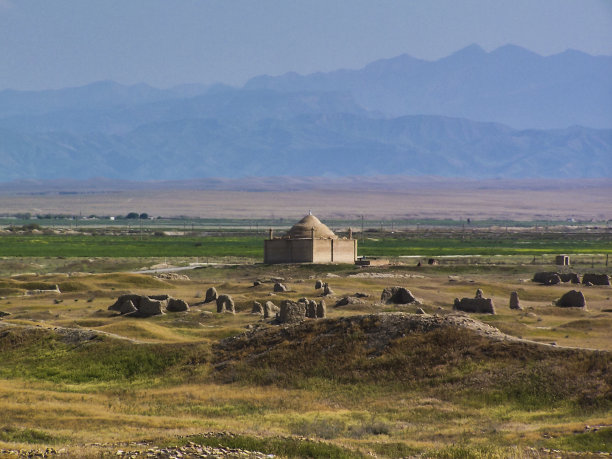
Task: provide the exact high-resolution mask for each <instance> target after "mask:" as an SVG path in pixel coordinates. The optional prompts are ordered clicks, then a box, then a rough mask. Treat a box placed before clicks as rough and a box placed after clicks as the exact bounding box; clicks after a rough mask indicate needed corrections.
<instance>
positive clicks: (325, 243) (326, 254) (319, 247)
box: [312, 239, 332, 263]
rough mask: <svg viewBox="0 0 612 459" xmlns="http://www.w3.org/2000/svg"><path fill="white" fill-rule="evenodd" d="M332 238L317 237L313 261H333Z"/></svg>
mask: <svg viewBox="0 0 612 459" xmlns="http://www.w3.org/2000/svg"><path fill="white" fill-rule="evenodd" d="M331 253H332V239H315V240H314V248H313V254H312V262H313V263H331V261H332V257H331Z"/></svg>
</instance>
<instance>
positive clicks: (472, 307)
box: [453, 298, 495, 314]
mask: <svg viewBox="0 0 612 459" xmlns="http://www.w3.org/2000/svg"><path fill="white" fill-rule="evenodd" d="M453 309H454V310H455V311H463V312H475V313H478V314H495V306H494V305H493V300H492V299H491V298H461V300H460V299H459V298H455V303H454V304H453Z"/></svg>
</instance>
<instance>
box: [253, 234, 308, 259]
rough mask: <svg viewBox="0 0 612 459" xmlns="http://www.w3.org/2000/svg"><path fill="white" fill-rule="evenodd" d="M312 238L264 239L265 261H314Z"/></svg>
mask: <svg viewBox="0 0 612 459" xmlns="http://www.w3.org/2000/svg"><path fill="white" fill-rule="evenodd" d="M312 252H313V250H312V239H273V240H266V241H264V263H267V264H272V263H312Z"/></svg>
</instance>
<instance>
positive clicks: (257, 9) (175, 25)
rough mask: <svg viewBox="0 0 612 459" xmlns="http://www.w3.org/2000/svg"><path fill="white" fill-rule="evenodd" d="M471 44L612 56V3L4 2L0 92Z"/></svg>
mask: <svg viewBox="0 0 612 459" xmlns="http://www.w3.org/2000/svg"><path fill="white" fill-rule="evenodd" d="M472 43H477V44H479V45H480V46H482V47H483V48H484V49H485V50H487V51H490V50H493V49H495V48H497V47H499V46H501V45H504V44H507V43H512V44H516V45H520V46H523V47H525V48H528V49H531V50H532V51H535V52H537V53H539V54H543V55H549V54H555V53H559V52H562V51H564V50H565V49H567V48H573V49H578V50H582V51H585V52H587V53H590V54H607V55H612V0H540V1H538V0H501V1H495V0H464V1H462V0H422V1H421V0H419V1H416V0H412V1H411V0H403V1H401V0H370V1H364V0H343V1H336V0H300V1H297V0H172V1H170V0H0V89H7V88H11V89H44V88H61V87H67V86H77V85H83V84H87V83H91V82H93V81H99V80H115V81H118V82H120V83H125V84H132V83H140V82H145V83H148V84H151V85H153V86H157V87H168V86H172V85H176V84H181V83H205V84H209V83H214V82H224V83H227V84H232V85H239V84H243V83H244V82H245V81H246V80H247V79H248V78H250V77H252V76H255V75H260V74H271V75H276V74H281V73H285V72H288V71H296V72H298V73H310V72H315V71H328V70H334V69H337V68H359V67H362V66H363V65H365V64H367V63H368V62H371V61H373V60H376V59H380V58H385V57H393V56H396V55H399V54H402V53H407V54H410V55H412V56H415V57H419V58H423V59H428V60H433V59H437V58H440V57H443V56H446V55H448V54H450V53H452V52H454V51H456V50H458V49H460V48H463V47H465V46H467V45H469V44H472Z"/></svg>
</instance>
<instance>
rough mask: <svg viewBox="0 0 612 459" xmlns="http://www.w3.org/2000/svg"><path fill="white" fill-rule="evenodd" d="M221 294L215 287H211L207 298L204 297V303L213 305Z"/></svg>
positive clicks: (207, 291)
mask: <svg viewBox="0 0 612 459" xmlns="http://www.w3.org/2000/svg"><path fill="white" fill-rule="evenodd" d="M218 297H219V294H218V293H217V289H216V288H214V287H210V288H209V289H208V290H206V296H205V297H204V303H211V302H213V301H217V298H218Z"/></svg>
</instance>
